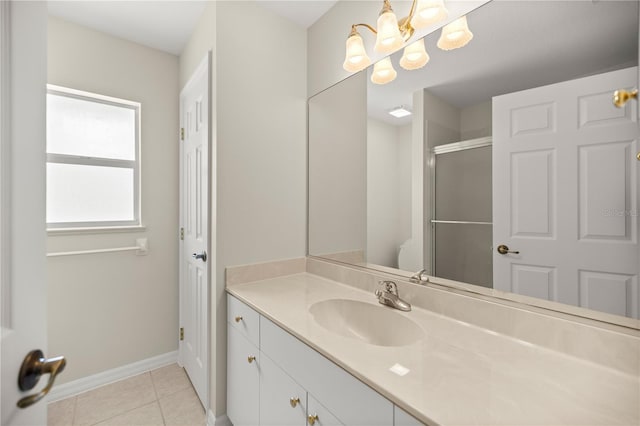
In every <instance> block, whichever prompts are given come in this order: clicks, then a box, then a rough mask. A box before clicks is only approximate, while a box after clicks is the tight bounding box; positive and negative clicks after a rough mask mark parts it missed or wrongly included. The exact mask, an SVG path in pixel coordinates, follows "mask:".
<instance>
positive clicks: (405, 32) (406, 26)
mask: <svg viewBox="0 0 640 426" xmlns="http://www.w3.org/2000/svg"><path fill="white" fill-rule="evenodd" d="M417 1H418V0H413V1H412V2H411V8H410V9H409V15H407V16H405V17H404V18H402V19H401V20H399V21H398V29H399V30H400V34H401V35H402V38H403V39H404V41H405V42H406V41H407V40H409V39H410V38H411V36H412V35H413V33H414V32H415V29H414V28H413V27H412V26H411V19H413V15H414V14H415V12H416V4H417ZM390 10H391V4H390V3H389V0H384V5H383V6H382V10H381V11H380V14H382V13H384V12H387V11H390ZM357 27H365V28H367V29H369V31H371V32H372V33H374V34H378V31H377V30H376V29H375V28H373V27H372V26H371V25H369V24H353V25H351V33H350V34H349V36H352V35H355V34H357V32H358V31H357Z"/></svg>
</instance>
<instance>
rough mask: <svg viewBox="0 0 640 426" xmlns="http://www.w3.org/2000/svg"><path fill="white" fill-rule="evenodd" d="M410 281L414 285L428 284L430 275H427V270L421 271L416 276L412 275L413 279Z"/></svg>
mask: <svg viewBox="0 0 640 426" xmlns="http://www.w3.org/2000/svg"><path fill="white" fill-rule="evenodd" d="M409 281H411V282H412V283H417V284H424V283H428V282H429V275H428V274H427V270H426V269H420V270H419V271H418V272H416V273H415V274H413V275H411V278H409Z"/></svg>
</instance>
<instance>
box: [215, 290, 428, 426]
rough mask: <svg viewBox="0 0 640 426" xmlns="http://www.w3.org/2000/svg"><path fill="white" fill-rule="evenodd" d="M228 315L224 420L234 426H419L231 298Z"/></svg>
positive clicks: (366, 387)
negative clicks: (225, 409) (225, 413)
mask: <svg viewBox="0 0 640 426" xmlns="http://www.w3.org/2000/svg"><path fill="white" fill-rule="evenodd" d="M227 312H228V336H227V342H228V349H227V415H228V416H229V419H230V420H231V422H232V423H233V424H234V426H245V425H252V426H256V425H261V426H275V425H278V426H289V425H291V426H294V425H299V426H304V425H310V426H334V425H347V426H351V425H353V426H356V425H363V426H364V425H366V426H393V425H394V416H395V418H396V423H395V424H396V425H398V426H401V425H402V426H413V425H419V424H420V422H417V423H416V421H415V420H414V419H413V418H411V417H410V416H409V415H408V414H406V413H403V412H401V410H399V409H398V408H397V407H395V406H394V405H393V404H392V403H391V402H390V401H389V400H388V399H386V398H384V397H383V396H382V395H380V394H379V393H377V392H376V391H374V390H373V389H371V388H370V387H369V386H367V385H365V384H364V383H363V382H361V381H360V380H358V379H356V378H355V377H353V376H352V375H351V374H349V373H347V372H346V371H345V370H343V369H342V368H340V367H338V366H337V365H336V364H334V363H333V362H332V361H329V360H328V359H327V358H325V357H324V356H323V355H321V354H320V353H318V352H317V351H315V350H314V349H312V348H311V347H310V346H308V345H306V344H305V343H303V342H302V341H300V340H298V339H297V338H296V337H294V336H293V335H291V334H289V333H288V332H286V331H285V330H283V329H282V328H280V327H279V326H277V325H276V324H274V323H273V322H272V321H270V320H268V319H267V318H265V317H263V316H261V315H260V314H258V313H257V312H256V311H254V310H253V309H251V308H250V307H248V306H247V305H245V304H244V303H242V302H240V301H239V300H238V299H236V298H234V297H233V296H231V295H228V297H227ZM411 420H413V421H414V422H413V423H412V422H411Z"/></svg>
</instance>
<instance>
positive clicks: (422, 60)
mask: <svg viewBox="0 0 640 426" xmlns="http://www.w3.org/2000/svg"><path fill="white" fill-rule="evenodd" d="M427 62H429V54H427V50H426V49H425V48H424V39H423V38H421V39H419V40H417V41H414V42H413V43H411V44H410V45H408V46H407V47H405V48H404V52H403V53H402V58H400V66H401V67H402V68H404V69H405V70H409V71H411V70H417V69H418V68H422V67H424V66H425V65H426V64H427Z"/></svg>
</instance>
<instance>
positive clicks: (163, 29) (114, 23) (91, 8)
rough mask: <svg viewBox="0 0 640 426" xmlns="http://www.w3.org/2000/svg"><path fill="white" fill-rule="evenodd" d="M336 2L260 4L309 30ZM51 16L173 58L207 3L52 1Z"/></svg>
mask: <svg viewBox="0 0 640 426" xmlns="http://www.w3.org/2000/svg"><path fill="white" fill-rule="evenodd" d="M336 1H337V0H295V1H264V0H260V1H258V3H259V4H260V5H261V6H263V7H264V8H266V9H269V10H271V11H273V12H275V13H277V14H278V15H281V16H283V17H285V18H287V19H289V20H291V21H293V22H295V23H297V24H298V25H300V26H302V27H303V28H308V27H309V26H311V25H312V24H313V23H314V22H315V21H316V20H318V19H319V18H320V17H321V16H322V15H324V14H325V13H326V12H327V10H329V9H330V8H331V7H332V6H333V5H334V4H335V3H336ZM48 5H49V13H50V14H51V15H53V16H57V17H59V18H62V19H65V20H67V21H71V22H75V23H77V24H80V25H84V26H87V27H89V28H93V29H96V30H98V31H101V32H104V33H107V34H111V35H113V36H116V37H120V38H123V39H125V40H130V41H133V42H136V43H139V44H142V45H145V46H149V47H152V48H154V49H159V50H162V51H165V52H168V53H172V54H174V55H179V54H180V53H181V52H182V49H183V48H184V46H185V44H186V42H187V40H188V39H189V36H190V35H191V33H192V32H193V29H194V27H195V25H196V24H197V22H198V19H199V18H200V15H202V12H203V11H204V8H205V7H206V5H207V1H191V0H168V1H167V0H121V1H103V0H81V1H77V0H74V1H58V0H53V1H49V3H48Z"/></svg>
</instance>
